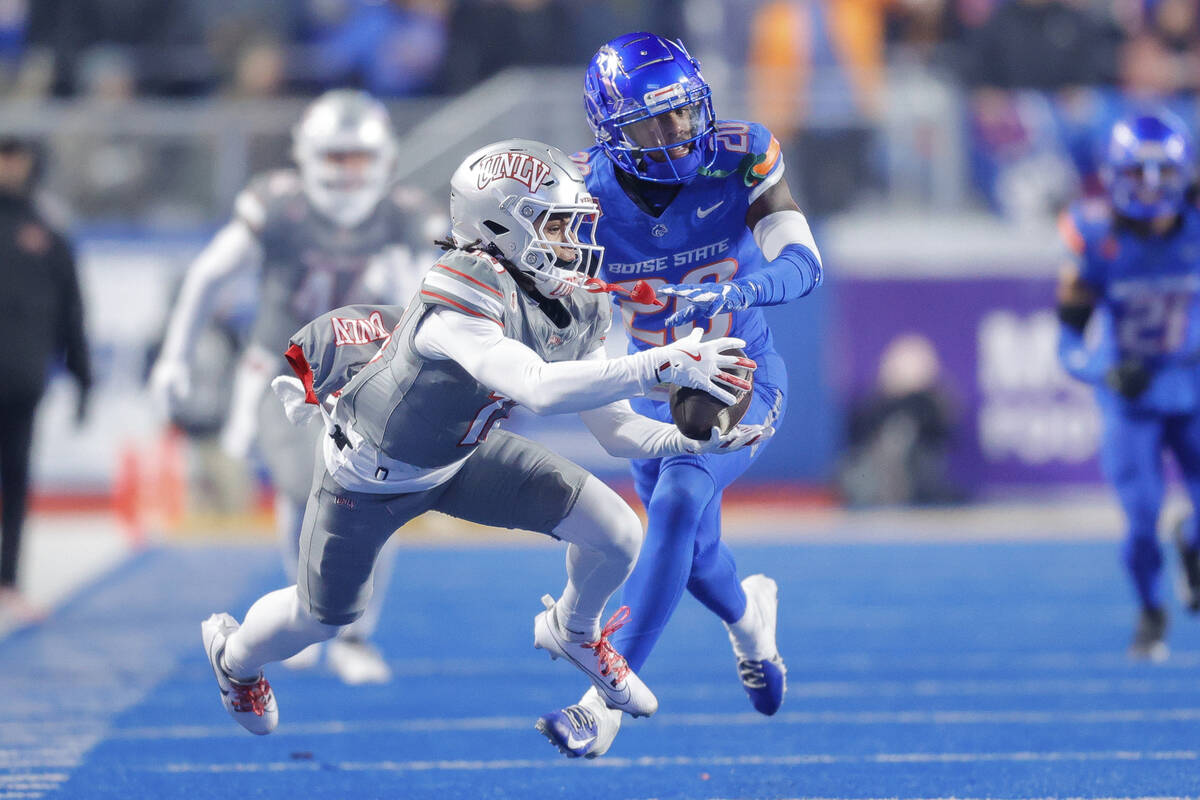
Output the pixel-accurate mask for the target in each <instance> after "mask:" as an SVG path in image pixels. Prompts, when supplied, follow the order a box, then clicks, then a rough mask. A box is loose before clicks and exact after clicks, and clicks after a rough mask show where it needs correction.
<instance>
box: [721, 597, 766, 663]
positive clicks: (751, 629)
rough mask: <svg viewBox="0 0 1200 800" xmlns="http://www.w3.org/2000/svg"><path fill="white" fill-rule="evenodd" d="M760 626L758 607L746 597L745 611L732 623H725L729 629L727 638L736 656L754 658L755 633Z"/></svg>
mask: <svg viewBox="0 0 1200 800" xmlns="http://www.w3.org/2000/svg"><path fill="white" fill-rule="evenodd" d="M759 627H760V621H759V614H758V608H757V607H756V606H755V605H754V603H752V602H751V601H750V598H749V597H747V598H746V612H745V613H744V614H742V618H741V619H739V620H738V621H737V622H734V623H728V622H727V623H725V628H726V629H727V630H728V631H729V639H730V641H731V642H732V643H733V652H734V653H736V654H737V656H738V658H754V657H755V655H756V654H755V652H754V649H755V645H756V644H757V634H758V629H759Z"/></svg>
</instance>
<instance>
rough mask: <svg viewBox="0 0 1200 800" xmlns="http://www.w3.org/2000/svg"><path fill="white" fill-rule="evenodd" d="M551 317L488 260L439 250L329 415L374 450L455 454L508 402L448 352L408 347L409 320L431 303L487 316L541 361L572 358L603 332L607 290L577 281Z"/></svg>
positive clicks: (418, 462) (411, 459)
mask: <svg viewBox="0 0 1200 800" xmlns="http://www.w3.org/2000/svg"><path fill="white" fill-rule="evenodd" d="M554 302H561V304H562V308H563V309H564V310H565V311H566V312H567V317H568V318H567V319H566V320H565V322H566V324H565V326H564V327H559V326H558V325H556V324H555V323H554V322H553V321H552V320H551V319H550V317H549V316H547V313H546V312H545V311H543V310H542V309H541V308H540V307H539V306H538V304H537V302H536V301H535V300H533V299H532V298H531V297H530V296H529V295H528V294H526V293H525V292H524V291H522V290H521V289H520V288H518V286H517V284H516V281H515V280H514V279H513V277H512V276H511V275H510V274H509V273H508V271H507V270H506V269H505V268H504V267H503V266H502V265H501V264H500V263H499V262H498V261H496V260H495V259H493V258H491V257H489V256H486V255H482V254H479V253H467V252H463V251H461V250H455V251H451V252H449V253H446V254H445V255H443V256H442V258H441V260H440V261H439V262H438V263H437V264H436V265H434V266H433V267H432V268H431V269H430V270H429V272H428V273H426V275H425V278H424V280H423V281H422V283H421V287H420V291H419V292H418V293H417V296H416V297H415V298H413V301H412V302H411V303H410V304H409V306H408V309H407V310H406V311H405V313H404V317H403V318H402V319H401V320H400V324H399V325H398V326H397V328H396V330H395V331H394V332H393V334H392V336H391V339H389V340H388V342H387V344H386V345H385V346H384V348H383V350H382V351H381V356H380V357H379V358H378V359H377V360H375V361H373V362H371V363H370V364H368V365H367V366H366V367H364V368H363V369H362V371H360V372H359V373H358V374H357V375H356V376H355V377H354V378H353V380H351V381H350V383H349V384H348V385H347V386H346V387H345V389H343V390H342V394H341V399H340V400H339V402H338V406H337V410H336V413H335V417H336V419H337V420H338V421H339V422H345V423H349V425H350V426H351V427H352V428H353V430H354V431H355V432H356V433H358V434H359V435H360V436H363V437H364V438H365V439H366V440H367V441H368V442H370V443H371V444H372V445H374V446H375V447H376V448H377V449H378V450H379V451H380V452H381V453H383V454H384V455H386V456H387V457H389V458H392V459H395V460H397V461H403V462H405V463H407V464H412V465H413V466H417V467H427V468H436V467H441V466H445V465H447V464H450V463H452V462H455V461H459V460H461V459H462V458H463V457H465V456H466V455H468V454H469V453H470V452H471V451H472V449H473V448H475V447H477V446H478V445H479V444H480V443H481V442H483V441H484V439H485V438H486V437H487V434H488V432H489V431H490V430H491V428H492V427H493V426H494V425H495V424H496V422H497V421H498V420H500V419H502V418H504V417H506V416H508V413H509V411H510V410H511V409H512V407H513V406H514V405H515V402H514V401H513V400H511V399H509V398H507V397H504V396H503V395H500V394H498V393H497V392H495V391H493V390H492V389H491V388H489V387H487V386H484V385H482V384H480V383H479V382H478V381H476V380H475V379H474V378H472V377H471V376H470V374H468V373H467V371H466V370H464V369H463V368H462V367H461V366H459V364H458V363H457V362H455V361H451V360H445V359H426V358H424V357H422V356H421V355H419V354H418V353H417V351H416V348H415V346H414V337H415V335H416V331H417V327H418V326H419V325H420V323H421V321H422V320H423V319H424V318H425V316H426V315H427V314H429V312H430V311H431V310H433V309H435V308H438V307H445V308H452V309H455V310H457V311H460V312H462V313H464V314H471V315H473V316H476V317H480V318H483V319H487V320H490V321H491V322H494V323H495V324H497V325H499V326H500V328H501V330H503V332H504V335H505V336H507V337H509V338H511V339H515V340H517V341H518V342H521V343H522V344H524V345H525V346H527V347H529V348H530V349H532V350H533V351H534V352H535V353H537V354H538V355H539V356H540V357H541V358H542V360H544V361H550V362H552V361H568V360H575V359H580V358H582V357H583V356H585V355H586V354H587V353H589V352H591V351H592V350H594V349H595V348H596V347H598V346H599V345H600V344H601V343H602V342H603V341H604V336H605V334H606V332H607V331H608V327H609V323H610V321H611V311H610V305H609V300H608V296H607V295H605V294H593V293H591V292H587V291H584V290H582V289H580V290H577V291H575V292H573V293H571V294H570V295H569V296H568V297H566V298H563V299H562V300H560V301H554Z"/></svg>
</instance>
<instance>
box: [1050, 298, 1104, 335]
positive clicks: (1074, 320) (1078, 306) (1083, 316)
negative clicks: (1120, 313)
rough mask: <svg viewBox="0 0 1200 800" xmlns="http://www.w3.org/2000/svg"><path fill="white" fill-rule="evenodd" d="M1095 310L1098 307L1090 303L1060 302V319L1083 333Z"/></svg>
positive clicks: (1077, 331)
mask: <svg viewBox="0 0 1200 800" xmlns="http://www.w3.org/2000/svg"><path fill="white" fill-rule="evenodd" d="M1095 310H1096V307H1095V306H1094V305H1090V304H1088V303H1059V304H1058V321H1059V322H1061V323H1062V324H1063V325H1065V326H1067V327H1068V328H1070V329H1071V330H1073V331H1075V332H1076V333H1083V329H1084V328H1086V327H1087V324H1088V320H1090V319H1091V318H1092V312H1093V311H1095Z"/></svg>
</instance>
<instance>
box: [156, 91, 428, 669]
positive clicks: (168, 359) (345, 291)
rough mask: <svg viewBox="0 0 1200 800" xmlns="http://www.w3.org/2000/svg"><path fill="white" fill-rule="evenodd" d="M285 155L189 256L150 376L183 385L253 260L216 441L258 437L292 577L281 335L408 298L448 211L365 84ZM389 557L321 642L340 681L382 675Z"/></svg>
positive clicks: (163, 394)
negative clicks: (367, 604)
mask: <svg viewBox="0 0 1200 800" xmlns="http://www.w3.org/2000/svg"><path fill="white" fill-rule="evenodd" d="M293 157H294V159H295V161H296V164H297V166H298V169H284V170H279V171H275V172H270V173H267V174H264V175H261V176H258V177H256V178H254V179H253V180H252V181H251V182H250V184H249V186H248V187H247V188H246V189H245V190H244V191H243V192H242V193H241V194H240V195H239V197H238V198H237V202H236V205H235V212H234V217H233V219H232V220H231V221H230V222H229V223H228V224H227V225H225V227H224V228H222V229H221V230H220V231H219V232H218V233H217V235H216V236H215V237H214V238H213V240H212V241H211V242H210V243H209V245H208V246H207V247H206V248H205V249H204V250H203V252H201V253H200V255H199V256H198V257H197V258H196V260H195V262H194V263H193V264H192V265H191V267H190V269H189V270H188V273H187V276H186V278H185V280H184V284H183V287H182V290H181V291H180V295H179V299H178V301H177V302H176V304H175V308H174V310H173V312H172V315H171V319H170V322H169V326H168V330H167V336H166V340H165V342H164V344H163V348H162V353H161V355H160V356H159V359H158V361H157V363H156V364H155V367H154V369H153V371H152V372H151V378H150V383H151V391H152V392H153V393H154V395H155V396H156V398H157V399H158V401H159V403H160V404H161V405H162V406H164V407H166V408H167V409H168V410H169V409H171V408H173V407H176V406H177V405H178V404H179V403H180V402H181V401H183V400H185V399H186V398H187V396H188V395H189V393H190V390H191V380H190V372H191V369H190V367H191V364H192V361H193V358H192V356H193V351H194V345H195V343H196V341H197V339H198V338H199V335H200V333H201V331H202V330H203V328H204V325H205V324H206V323H207V321H208V319H209V317H210V314H211V312H210V309H211V307H212V304H213V301H214V299H215V297H216V295H217V294H218V293H219V292H220V291H221V290H222V289H223V288H224V287H226V286H227V285H228V284H229V283H230V282H231V281H233V280H234V279H236V278H237V277H238V276H239V275H240V274H245V273H246V271H249V270H257V271H258V276H259V287H260V295H259V299H258V308H257V316H256V318H255V320H254V323H253V326H252V329H251V331H250V334H249V343H248V345H247V346H246V348H245V350H244V352H243V353H242V355H241V358H240V361H239V364H238V368H237V371H236V374H235V379H234V384H233V394H232V397H231V410H230V413H229V418H228V420H227V423H226V425H225V428H224V431H223V433H222V437H221V444H222V448H223V449H224V450H225V452H226V453H228V454H230V455H233V456H235V457H239V458H244V457H246V456H248V455H249V452H250V450H251V447H252V445H253V444H254V443H255V441H256V440H257V443H258V451H259V453H261V456H262V458H263V459H264V460H265V462H266V465H267V467H268V470H269V472H270V475H271V480H272V482H273V484H274V485H275V489H276V509H275V510H276V520H277V528H278V533H279V540H280V546H281V550H282V552H283V561H284V565H285V570H286V571H287V574H288V576H289V578H291V579H295V576H296V564H297V562H298V558H299V537H300V521H301V518H302V513H303V510H304V504H305V502H306V501H307V499H308V490H309V486H310V484H311V482H312V472H313V463H314V452H315V450H314V445H315V442H316V439H317V438H318V436H320V426H319V425H317V426H313V427H312V428H311V430H310V432H309V434H308V435H307V436H300V435H298V433H297V431H296V430H295V429H294V428H292V427H291V425H290V424H289V423H288V422H287V420H286V418H285V417H284V415H283V412H282V410H281V409H280V406H279V403H278V401H276V400H275V398H274V397H273V396H271V393H270V392H269V391H266V389H267V387H268V385H269V383H270V381H271V379H272V378H273V377H275V376H276V375H278V374H280V372H281V371H286V369H287V365H286V363H285V362H284V360H283V357H282V353H283V351H284V349H285V348H286V347H287V342H288V337H289V336H290V335H291V334H292V332H293V331H295V330H296V329H297V328H298V327H299V326H300V325H302V324H303V323H305V322H307V321H308V320H310V319H312V318H313V317H315V316H317V315H319V314H322V313H324V312H326V311H329V310H331V309H333V308H336V307H338V306H342V305H345V304H347V303H403V302H405V301H407V300H408V298H409V297H411V296H412V294H413V292H414V291H415V290H416V287H417V285H418V284H419V282H420V278H421V272H423V268H424V266H425V265H427V264H428V263H429V254H430V253H432V252H435V248H434V247H433V239H434V238H435V237H436V236H437V235H438V234H440V233H442V232H444V231H445V225H446V223H445V218H444V217H442V218H441V220H440V221H438V220H435V219H434V218H432V217H431V215H430V214H429V213H428V212H427V211H426V208H427V207H428V205H429V204H428V203H427V202H426V203H423V202H422V199H423V198H421V196H420V195H419V194H417V193H414V192H413V191H411V190H408V189H406V188H404V187H398V186H395V185H394V181H393V179H392V175H393V173H394V169H395V165H396V157H397V144H396V137H395V135H394V133H393V131H392V126H391V121H390V119H389V117H388V113H387V110H386V109H385V108H384V107H383V105H382V104H381V103H379V102H378V101H377V100H375V99H373V98H372V97H371V96H370V95H367V94H365V93H363V92H358V91H349V90H335V91H331V92H328V93H326V94H324V95H322V96H321V97H320V98H318V99H317V100H316V101H315V102H313V103H312V104H311V105H310V106H309V107H308V109H307V110H306V111H305V113H304V115H303V117H302V118H301V120H300V122H299V123H298V124H297V125H296V128H295V130H294V131H293ZM439 224H440V230H435V228H436V227H437V226H439ZM418 265H420V266H421V270H418ZM390 563H391V559H390V558H389V559H385V561H384V563H383V565H381V568H380V570H379V571H378V576H377V581H378V583H379V586H378V589H379V591H378V593H377V595H376V596H377V598H378V599H377V601H376V603H375V604H374V605H373V606H372V608H371V609H369V610H368V612H367V613H366V614H364V615H363V617H362V619H361V620H360V621H359V623H358V624H357V625H355V626H353V627H351V628H349V629H347V631H346V632H345V633H344V634H343V635H342V636H341V637H339V638H338V639H337V640H336V641H334V642H331V643H330V644H329V647H328V661H329V665H330V666H331V667H332V668H333V670H334V672H335V673H336V674H338V675H339V676H340V677H341V678H342V679H343V680H344V681H346V682H347V683H379V682H386V681H387V680H389V679H390V675H391V673H390V669H389V668H388V666H387V662H386V661H384V660H383V658H382V657H381V656H380V654H379V652H378V651H377V650H376V649H375V647H374V646H373V645H371V644H370V642H369V641H368V640H369V638H370V636H371V634H372V633H373V631H374V628H375V624H376V621H377V619H378V605H379V603H380V602H381V600H382V598H383V596H384V593H385V589H386V583H387V576H388V572H389V569H388V568H387V565H389V564H390ZM319 656H320V652H319V647H314V648H312V649H311V650H308V651H306V652H305V653H303V654H300V655H299V656H297V658H296V659H294V660H293V661H292V662H291V663H290V664H289V666H295V667H302V666H311V665H313V664H315V663H316V661H317V659H319Z"/></svg>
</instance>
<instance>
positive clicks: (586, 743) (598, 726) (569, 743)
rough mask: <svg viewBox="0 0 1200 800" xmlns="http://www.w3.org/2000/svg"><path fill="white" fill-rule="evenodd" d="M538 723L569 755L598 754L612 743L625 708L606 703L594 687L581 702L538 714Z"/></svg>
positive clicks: (544, 733) (588, 755)
mask: <svg viewBox="0 0 1200 800" xmlns="http://www.w3.org/2000/svg"><path fill="white" fill-rule="evenodd" d="M534 727H535V728H537V729H538V731H539V732H540V733H541V734H542V735H543V736H545V737H546V738H547V739H549V740H550V744H552V745H554V746H555V747H557V748H558V751H559V752H560V753H562V754H563V755H564V756H566V757H567V758H579V757H581V756H582V757H583V758H596V757H597V756H602V755H604V754H605V753H607V752H608V748H609V747H611V746H612V743H613V739H615V738H616V736H617V731H618V730H620V728H621V712H620V711H619V710H617V709H612V708H608V707H606V706H605V705H604V703H603V701H601V700H600V695H599V694H598V693H597V692H596V690H595V688H592V689H589V690H588V692H587V694H585V695H584V696H583V698H582V699H581V700H580V701H579V703H578V704H576V705H573V706H567V707H566V708H562V709H559V710H558V711H551V712H550V713H549V714H543V715H542V716H540V717H538V721H537V722H536V723H535V724H534Z"/></svg>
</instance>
